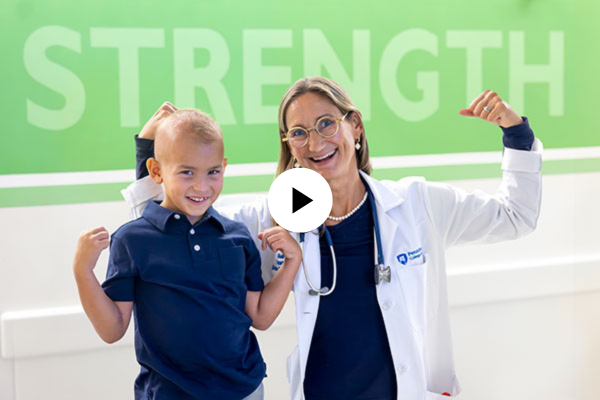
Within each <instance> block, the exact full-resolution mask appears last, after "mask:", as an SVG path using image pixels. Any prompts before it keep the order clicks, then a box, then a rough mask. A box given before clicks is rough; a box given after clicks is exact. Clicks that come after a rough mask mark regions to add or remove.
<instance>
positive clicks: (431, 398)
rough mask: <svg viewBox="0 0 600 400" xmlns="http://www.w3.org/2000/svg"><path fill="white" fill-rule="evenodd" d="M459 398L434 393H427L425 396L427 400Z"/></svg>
mask: <svg viewBox="0 0 600 400" xmlns="http://www.w3.org/2000/svg"><path fill="white" fill-rule="evenodd" d="M456 398H457V397H455V396H452V397H450V396H446V395H443V394H437V393H433V392H427V393H426V394H425V400H451V399H456Z"/></svg>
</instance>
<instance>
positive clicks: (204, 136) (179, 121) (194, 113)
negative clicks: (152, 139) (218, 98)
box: [156, 108, 223, 143]
mask: <svg viewBox="0 0 600 400" xmlns="http://www.w3.org/2000/svg"><path fill="white" fill-rule="evenodd" d="M167 130H177V131H179V132H184V133H185V134H191V135H193V137H194V138H195V139H197V140H198V141H200V142H201V143H213V142H215V141H219V140H223V133H222V131H221V127H220V126H219V124H218V123H217V122H216V121H215V120H214V119H212V118H211V117H210V115H208V114H207V113H205V112H202V111H200V110H195V109H192V108H182V109H180V110H177V111H175V112H174V113H172V114H169V115H168V116H167V117H166V118H164V119H163V120H162V121H161V122H160V124H159V125H158V127H157V128H156V135H157V136H158V135H159V134H160V133H161V132H163V131H167Z"/></svg>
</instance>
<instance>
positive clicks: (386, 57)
mask: <svg viewBox="0 0 600 400" xmlns="http://www.w3.org/2000/svg"><path fill="white" fill-rule="evenodd" d="M415 50H422V51H426V52H428V53H430V54H431V55H433V56H436V57H437V54H438V39H437V37H436V36H435V35H434V34H433V33H431V32H429V31H426V30H423V29H409V30H406V31H404V32H402V33H399V34H398V35H396V36H395V37H394V38H393V39H392V40H391V41H390V43H388V45H387V46H386V47H385V49H384V50H383V55H382V56H381V66H380V70H379V71H380V72H379V84H380V86H381V94H382V95H383V98H384V99H385V101H386V103H387V105H388V106H389V107H390V109H391V110H392V111H393V112H394V113H395V114H396V115H397V116H399V117H400V118H403V119H405V120H406V121H411V122H416V121H423V120H424V119H427V118H428V117H430V116H431V115H433V114H434V113H435V112H436V111H437V109H438V107H439V96H438V93H439V84H438V81H439V74H438V73H437V72H418V73H417V88H419V89H420V90H421V91H423V99H422V100H421V101H409V100H408V99H406V98H405V97H404V96H403V95H402V93H400V91H399V90H398V82H397V80H396V74H397V71H398V65H400V62H401V61H402V58H403V57H404V56H405V55H406V54H408V53H410V52H411V51H415Z"/></svg>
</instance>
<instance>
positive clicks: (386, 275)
mask: <svg viewBox="0 0 600 400" xmlns="http://www.w3.org/2000/svg"><path fill="white" fill-rule="evenodd" d="M374 272H375V284H376V285H379V282H383V281H387V282H390V281H391V280H392V271H391V269H390V267H384V266H383V264H379V265H376V266H375V270H374Z"/></svg>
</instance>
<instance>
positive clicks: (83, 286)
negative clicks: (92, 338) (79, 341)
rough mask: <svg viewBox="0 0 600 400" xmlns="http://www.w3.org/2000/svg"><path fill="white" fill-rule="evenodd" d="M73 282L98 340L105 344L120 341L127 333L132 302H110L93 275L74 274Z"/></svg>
mask: <svg viewBox="0 0 600 400" xmlns="http://www.w3.org/2000/svg"><path fill="white" fill-rule="evenodd" d="M75 280H76V282H77V289H78V290H79V298H80V299H81V305H82V306H83V309H84V310H85V314H86V315H87V316H88V318H89V319H90V321H91V323H92V325H93V326H94V329H95V330H96V332H97V333H98V335H99V336H100V338H102V340H104V341H105V342H106V343H114V342H116V341H118V340H120V339H121V338H122V337H123V336H124V335H125V332H127V327H128V326H129V321H130V320H131V311H132V310H133V302H132V301H112V300H111V299H110V297H108V296H107V295H106V293H104V290H103V289H102V286H100V283H99V282H98V280H97V279H96V276H95V275H94V274H93V273H88V274H80V273H75Z"/></svg>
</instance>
